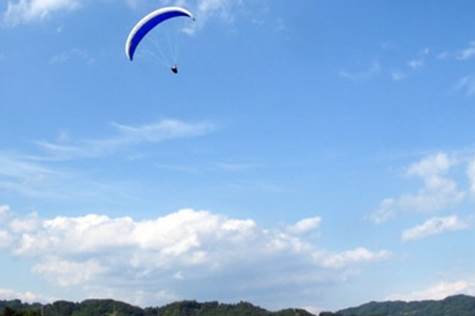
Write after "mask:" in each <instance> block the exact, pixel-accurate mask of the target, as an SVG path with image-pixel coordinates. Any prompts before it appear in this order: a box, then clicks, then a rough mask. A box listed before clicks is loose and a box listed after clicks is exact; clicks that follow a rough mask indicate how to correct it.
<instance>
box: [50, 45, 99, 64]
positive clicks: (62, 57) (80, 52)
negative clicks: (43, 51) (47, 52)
mask: <svg viewBox="0 0 475 316" xmlns="http://www.w3.org/2000/svg"><path fill="white" fill-rule="evenodd" d="M74 59H79V60H81V61H83V62H84V63H86V64H88V65H90V64H93V63H94V62H95V61H96V60H95V59H94V58H93V57H91V56H90V55H89V53H88V52H87V51H86V50H84V49H78V48H73V49H71V50H69V51H65V52H62V53H60V54H58V55H55V56H53V57H51V59H50V60H49V63H50V64H52V65H55V64H65V63H67V62H69V61H71V60H74Z"/></svg>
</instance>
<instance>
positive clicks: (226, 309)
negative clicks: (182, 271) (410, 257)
mask: <svg viewBox="0 0 475 316" xmlns="http://www.w3.org/2000/svg"><path fill="white" fill-rule="evenodd" d="M41 312H43V315H44V316H157V315H158V316H313V315H312V314H310V313H309V312H307V311H305V310H303V309H285V310H281V311H278V312H270V311H267V310H265V309H263V308H260V307H258V306H254V305H252V304H250V303H246V302H241V303H238V304H220V303H218V302H209V303H198V302H195V301H183V302H176V303H172V304H169V305H165V306H162V307H148V308H145V309H142V308H140V307H137V306H132V305H129V304H126V303H123V302H118V301H113V300H86V301H84V302H81V303H72V302H66V301H58V302H55V303H53V304H46V305H41V304H26V303H22V302H21V301H19V300H13V301H0V316H41V314H42V313H41ZM320 316H475V297H471V296H466V295H457V296H452V297H448V298H446V299H444V300H442V301H419V302H402V301H393V302H371V303H367V304H364V305H361V306H359V307H354V308H348V309H344V310H341V311H338V312H336V313H331V312H323V313H321V314H320Z"/></svg>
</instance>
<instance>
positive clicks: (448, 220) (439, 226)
mask: <svg viewBox="0 0 475 316" xmlns="http://www.w3.org/2000/svg"><path fill="white" fill-rule="evenodd" d="M468 227H469V225H468V223H467V222H466V221H462V220H461V219H459V218H458V217H457V216H455V215H454V216H448V217H434V218H431V219H429V220H427V221H426V222H424V223H422V224H421V225H418V226H415V227H413V228H410V229H407V230H405V231H404V232H403V233H402V235H401V239H402V240H403V241H411V240H416V239H423V238H427V237H429V236H433V235H439V234H443V233H446V232H451V231H458V230H463V229H467V228H468Z"/></svg>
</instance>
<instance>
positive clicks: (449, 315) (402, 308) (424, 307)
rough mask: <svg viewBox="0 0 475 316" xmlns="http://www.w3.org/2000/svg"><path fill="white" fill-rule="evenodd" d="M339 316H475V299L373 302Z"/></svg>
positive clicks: (463, 297) (465, 297)
mask: <svg viewBox="0 0 475 316" xmlns="http://www.w3.org/2000/svg"><path fill="white" fill-rule="evenodd" d="M333 315H338V316H475V297H472V296H467V295H456V296H451V297H448V298H446V299H444V300H441V301H432V300H430V301H418V302H402V301H393V302H380V303H378V302H371V303H367V304H364V305H361V306H359V307H354V308H348V309H344V310H341V311H339V312H337V313H336V314H333Z"/></svg>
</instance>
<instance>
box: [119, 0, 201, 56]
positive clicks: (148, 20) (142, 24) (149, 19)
mask: <svg viewBox="0 0 475 316" xmlns="http://www.w3.org/2000/svg"><path fill="white" fill-rule="evenodd" d="M180 16H183V17H189V18H191V19H194V18H193V14H191V12H190V11H188V10H186V9H184V8H180V7H166V8H161V9H158V10H155V11H153V12H151V13H150V14H148V15H147V16H145V17H144V18H143V19H141V20H140V21H139V22H138V23H137V24H136V25H135V26H134V28H133V29H132V31H130V34H129V37H128V38H127V42H126V43H125V54H126V55H127V58H128V59H129V60H131V61H132V60H133V59H134V54H135V50H136V49H137V46H138V45H139V44H140V42H141V41H142V39H143V38H144V37H145V36H146V35H147V34H148V32H150V31H151V30H153V29H154V28H155V27H156V26H157V25H159V24H160V23H162V22H164V21H166V20H169V19H172V18H176V17H180Z"/></svg>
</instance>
